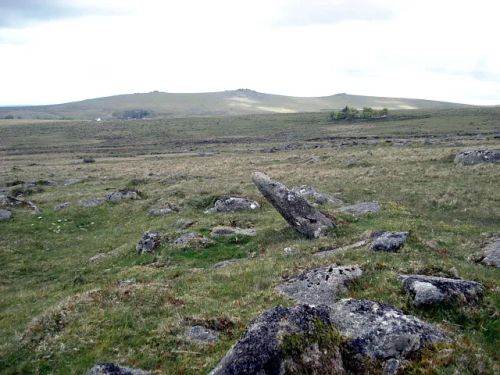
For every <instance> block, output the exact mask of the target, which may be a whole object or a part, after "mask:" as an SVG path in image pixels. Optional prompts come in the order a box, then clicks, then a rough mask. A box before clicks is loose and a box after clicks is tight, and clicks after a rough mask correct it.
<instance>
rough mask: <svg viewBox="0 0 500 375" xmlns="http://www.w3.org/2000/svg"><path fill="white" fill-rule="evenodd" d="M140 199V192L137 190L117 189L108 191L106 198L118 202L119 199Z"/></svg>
mask: <svg viewBox="0 0 500 375" xmlns="http://www.w3.org/2000/svg"><path fill="white" fill-rule="evenodd" d="M136 199H141V194H140V193H139V192H138V191H137V190H118V191H113V192H111V193H108V194H107V195H106V200H107V201H109V202H118V201H121V200H136Z"/></svg>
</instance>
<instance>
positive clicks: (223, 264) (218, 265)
mask: <svg viewBox="0 0 500 375" xmlns="http://www.w3.org/2000/svg"><path fill="white" fill-rule="evenodd" d="M242 260H243V259H228V260H223V261H222V262H218V263H215V264H214V265H213V266H212V268H214V269H217V268H224V267H227V266H231V265H233V264H237V263H239V262H241V261H242Z"/></svg>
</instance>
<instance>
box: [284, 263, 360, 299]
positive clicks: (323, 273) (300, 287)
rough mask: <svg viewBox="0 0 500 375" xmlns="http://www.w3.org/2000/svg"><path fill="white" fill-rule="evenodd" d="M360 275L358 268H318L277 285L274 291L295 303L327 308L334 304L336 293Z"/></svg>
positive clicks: (345, 288) (332, 266) (343, 289)
mask: <svg viewBox="0 0 500 375" xmlns="http://www.w3.org/2000/svg"><path fill="white" fill-rule="evenodd" d="M362 273H363V272H362V271H361V268H359V267H358V266H341V267H336V266H335V265H331V266H326V267H319V268H315V269H312V270H309V271H306V272H304V273H302V274H300V275H299V276H297V277H295V278H293V279H291V280H289V281H287V282H286V283H284V284H281V285H278V286H277V288H276V289H277V290H278V291H280V292H281V293H283V294H285V295H287V296H289V297H290V298H293V299H294V300H295V301H296V302H297V303H304V304H308V305H328V306H329V305H331V304H333V303H335V299H336V296H337V293H338V292H342V291H346V290H347V285H348V283H349V282H351V281H352V280H354V279H356V278H358V277H360V276H361V275H362Z"/></svg>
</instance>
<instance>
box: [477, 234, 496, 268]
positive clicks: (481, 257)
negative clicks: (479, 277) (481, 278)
mask: <svg viewBox="0 0 500 375" xmlns="http://www.w3.org/2000/svg"><path fill="white" fill-rule="evenodd" d="M471 258H472V260H473V261H475V262H480V263H483V264H485V265H487V266H493V267H500V238H497V239H495V240H493V242H491V243H489V244H488V245H486V246H485V247H484V248H483V249H482V250H481V252H480V253H479V254H475V255H473V256H472V257H471Z"/></svg>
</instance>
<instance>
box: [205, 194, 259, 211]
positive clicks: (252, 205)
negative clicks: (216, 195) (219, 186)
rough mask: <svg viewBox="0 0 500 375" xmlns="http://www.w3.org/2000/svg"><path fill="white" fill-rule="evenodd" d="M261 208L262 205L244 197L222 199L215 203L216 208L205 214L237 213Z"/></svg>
mask: <svg viewBox="0 0 500 375" xmlns="http://www.w3.org/2000/svg"><path fill="white" fill-rule="evenodd" d="M258 208H260V205H259V204H258V203H257V202H255V201H253V200H251V199H248V198H243V197H222V198H220V199H217V201H215V203H214V206H213V207H212V208H210V209H208V210H206V211H205V213H214V212H235V211H252V210H256V209H258Z"/></svg>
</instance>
